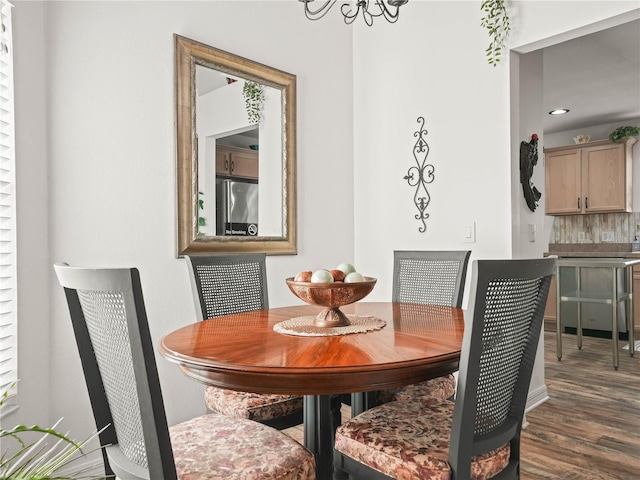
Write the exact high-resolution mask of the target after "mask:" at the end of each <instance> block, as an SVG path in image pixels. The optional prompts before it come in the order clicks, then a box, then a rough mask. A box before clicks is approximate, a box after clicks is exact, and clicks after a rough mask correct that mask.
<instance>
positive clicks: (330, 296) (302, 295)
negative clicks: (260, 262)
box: [286, 277, 377, 327]
mask: <svg viewBox="0 0 640 480" xmlns="http://www.w3.org/2000/svg"><path fill="white" fill-rule="evenodd" d="M376 281H377V280H376V279H375V278H373V277H364V282H352V283H343V282H333V283H312V282H296V281H295V280H294V279H293V277H290V278H287V279H286V282H287V285H288V286H289V290H291V291H292V292H293V294H294V295H295V296H296V297H298V298H299V299H300V300H302V301H304V302H306V303H309V304H311V305H320V306H322V307H325V308H324V309H323V310H322V311H321V312H320V313H319V314H318V315H317V316H316V318H315V320H314V322H313V323H314V325H316V326H318V327H345V326H347V325H351V322H349V319H348V318H347V316H346V315H345V314H344V313H342V312H341V311H340V307H341V306H342V305H349V304H350V303H355V302H357V301H358V300H362V299H363V298H364V297H366V296H367V295H369V293H370V292H371V290H373V287H374V286H375V284H376Z"/></svg>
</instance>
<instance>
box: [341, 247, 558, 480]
mask: <svg viewBox="0 0 640 480" xmlns="http://www.w3.org/2000/svg"><path fill="white" fill-rule="evenodd" d="M555 262H556V259H555V257H549V258H544V259H531V260H476V261H474V263H473V279H472V287H471V289H472V292H471V298H472V299H473V300H472V302H470V305H469V310H468V312H467V313H468V314H469V315H468V316H466V317H465V323H466V327H465V331H464V337H463V343H462V352H461V358H460V371H459V379H458V390H457V394H456V398H455V400H445V401H437V400H430V401H429V400H427V401H410V402H389V403H386V404H384V405H380V406H378V407H375V408H373V409H371V410H367V411H366V412H364V413H362V414H360V415H358V416H356V417H353V418H352V419H351V420H349V421H347V422H345V423H344V424H342V425H341V426H340V427H339V428H338V430H337V432H336V441H335V450H334V467H335V468H336V474H335V478H347V477H346V474H350V475H351V479H352V480H353V479H367V480H378V479H393V478H403V479H405V478H420V479H421V480H434V479H442V478H451V480H470V479H473V480H477V479H490V478H491V479H494V480H505V479H508V480H515V479H518V478H520V433H521V429H522V420H523V416H524V409H525V404H526V402H527V394H528V391H529V383H530V381H531V374H532V370H533V365H534V361H535V357H536V351H537V346H538V341H539V338H540V332H541V329H542V322H543V316H544V309H545V305H546V301H547V294H548V292H549V283H550V282H551V276H552V275H553V273H554V269H555Z"/></svg>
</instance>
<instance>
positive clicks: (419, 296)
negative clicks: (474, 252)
mask: <svg viewBox="0 0 640 480" xmlns="http://www.w3.org/2000/svg"><path fill="white" fill-rule="evenodd" d="M470 255H471V251H468V250H466V251H436V250H432V251H429V250H417V251H416V250H414V251H404V250H402V251H401V250H396V251H394V252H393V291H392V296H391V298H392V300H393V301H394V302H409V303H421V304H431V305H442V306H446V307H456V308H460V307H461V306H462V298H463V295H464V285H465V280H466V278H467V267H468V264H469V256H470ZM455 391H456V379H455V377H454V376H453V375H451V374H450V375H445V376H443V377H437V378H433V379H431V380H427V381H424V382H420V383H417V384H414V385H408V386H406V387H402V388H396V389H391V390H382V391H380V392H378V396H377V401H378V402H379V403H387V402H391V401H396V400H400V401H403V400H410V399H412V398H436V399H440V400H444V399H446V398H449V397H451V396H453V395H454V393H455Z"/></svg>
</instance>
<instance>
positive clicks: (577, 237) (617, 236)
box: [549, 212, 640, 244]
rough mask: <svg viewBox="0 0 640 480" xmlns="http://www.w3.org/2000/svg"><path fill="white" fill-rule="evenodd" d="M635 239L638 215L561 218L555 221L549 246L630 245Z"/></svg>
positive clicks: (639, 227) (639, 229) (639, 224)
mask: <svg viewBox="0 0 640 480" xmlns="http://www.w3.org/2000/svg"><path fill="white" fill-rule="evenodd" d="M636 235H638V237H640V212H633V213H603V214H593V215H561V216H556V217H555V218H554V221H553V229H552V231H551V236H550V237H549V243H550V244H557V243H586V244H589V243H631V242H633V238H634V236H636Z"/></svg>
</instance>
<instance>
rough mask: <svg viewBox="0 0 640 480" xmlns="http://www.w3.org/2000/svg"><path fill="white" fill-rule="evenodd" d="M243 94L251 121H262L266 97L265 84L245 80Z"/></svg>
mask: <svg viewBox="0 0 640 480" xmlns="http://www.w3.org/2000/svg"><path fill="white" fill-rule="evenodd" d="M242 95H243V96H244V103H245V106H246V108H247V117H248V118H249V123H260V120H261V119H262V104H263V103H264V100H265V98H266V96H265V93H264V86H262V85H260V84H259V83H256V82H250V81H245V82H244V86H243V87H242Z"/></svg>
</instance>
